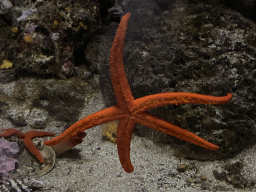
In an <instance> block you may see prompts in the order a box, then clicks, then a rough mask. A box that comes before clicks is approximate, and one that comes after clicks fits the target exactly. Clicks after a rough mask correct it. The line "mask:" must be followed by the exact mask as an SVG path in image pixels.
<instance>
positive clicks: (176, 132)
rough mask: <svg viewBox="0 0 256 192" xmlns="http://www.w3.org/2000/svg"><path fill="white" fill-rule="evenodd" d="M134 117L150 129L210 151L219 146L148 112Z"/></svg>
mask: <svg viewBox="0 0 256 192" xmlns="http://www.w3.org/2000/svg"><path fill="white" fill-rule="evenodd" d="M134 118H135V119H136V121H137V123H139V124H142V125H144V126H147V127H150V128H151V129H154V130H156V131H160V132H163V133H166V134H168V135H171V136H174V137H177V138H178V139H181V140H184V141H188V142H190V143H193V144H195V145H198V146H201V147H203V148H206V149H209V150H212V151H216V150H217V149H219V146H217V145H214V144H212V143H210V142H208V141H206V140H204V139H202V138H200V137H198V136H197V135H195V134H193V133H191V132H189V131H187V130H185V129H182V128H181V127H179V126H177V125H174V124H172V123H169V122H167V121H164V120H162V119H159V118H157V117H156V116H154V115H151V114H150V113H148V112H143V113H139V114H138V115H137V116H136V117H134Z"/></svg>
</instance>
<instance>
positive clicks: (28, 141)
mask: <svg viewBox="0 0 256 192" xmlns="http://www.w3.org/2000/svg"><path fill="white" fill-rule="evenodd" d="M1 131H2V132H3V131H4V133H0V137H10V136H16V137H18V138H20V139H23V142H24V145H25V147H26V148H27V149H28V150H29V152H30V153H32V154H33V155H34V156H35V157H36V158H37V159H38V161H39V162H40V163H43V162H44V158H43V156H42V154H41V153H40V152H39V151H38V149H37V148H36V146H35V145H34V144H33V141H32V139H33V138H35V137H46V136H55V134H54V133H51V132H43V131H29V132H27V133H22V132H21V131H19V130H17V129H13V128H9V129H2V130H1Z"/></svg>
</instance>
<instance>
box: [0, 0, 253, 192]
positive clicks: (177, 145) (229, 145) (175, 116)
mask: <svg viewBox="0 0 256 192" xmlns="http://www.w3.org/2000/svg"><path fill="white" fill-rule="evenodd" d="M0 5H1V7H0V8H1V9H0V68H1V69H0V83H1V85H0V107H1V110H0V118H1V124H2V125H1V126H2V128H10V127H15V128H18V129H20V130H22V131H24V132H26V131H28V130H33V129H42V130H44V131H45V130H47V131H53V132H55V133H56V134H60V133H61V132H63V130H65V129H66V128H67V127H69V125H71V124H73V123H74V122H76V121H77V120H79V119H81V118H83V117H84V114H85V111H87V112H86V114H87V115H88V114H91V113H92V110H91V108H97V107H96V106H94V105H96V104H97V102H96V103H94V102H92V101H93V100H94V99H95V96H96V95H97V94H98V93H99V92H101V93H102V95H103V98H102V100H100V103H99V105H100V106H104V104H105V105H106V106H112V105H115V104H116V101H115V97H114V94H113V90H112V87H111V82H110V73H109V53H110V48H111V45H112V41H113V38H114V35H115V32H116V28H117V26H118V23H119V20H120V18H121V16H122V15H123V14H124V13H127V12H131V18H130V20H129V24H128V30H127V35H126V38H125V48H124V64H125V70H126V73H127V77H128V80H129V83H130V86H131V89H132V92H133V94H134V97H135V98H139V97H142V96H145V95H148V94H155V93H160V92H194V93H200V94H206V95H214V96H224V95H226V94H227V93H232V94H233V96H234V97H233V99H232V100H231V101H230V102H229V103H227V104H224V105H220V106H212V105H191V104H187V105H181V106H168V107H162V108H159V109H155V110H152V111H151V112H152V113H153V114H156V115H158V116H160V117H161V118H163V119H165V120H168V121H170V122H172V123H174V124H176V125H178V126H180V127H182V128H184V129H187V130H189V131H191V132H193V133H195V134H197V135H198V136H200V137H202V138H204V139H206V140H207V141H210V142H212V143H214V144H216V145H219V146H220V149H219V150H217V151H216V152H211V151H208V150H206V149H202V148H200V147H198V146H194V145H193V144H190V143H186V142H183V141H180V140H178V139H176V138H173V137H170V136H168V135H165V134H162V133H157V132H155V131H153V130H150V129H149V128H146V127H142V126H141V125H137V126H136V130H135V133H136V135H137V136H139V137H143V138H146V139H147V140H151V141H152V142H153V143H154V144H155V145H157V146H161V147H160V148H161V149H163V150H164V149H165V148H168V149H169V151H168V150H167V151H165V152H166V153H170V151H171V150H174V155H176V156H177V157H182V158H184V157H185V158H193V159H199V160H215V159H224V160H225V159H227V158H230V157H235V155H238V154H239V153H240V152H241V151H244V150H245V149H248V148H250V147H251V146H254V144H255V115H256V111H255V107H254V106H255V99H254V98H255V95H254V94H256V93H255V70H256V69H255V67H256V66H255V64H256V63H255V59H256V56H255V50H256V49H255V48H256V41H255V39H256V34H255V31H256V30H255V22H256V21H255V18H256V17H255V14H256V13H255V11H254V9H255V1H254V0H246V1H242V0H240V1H239V0H238V1H231V0H230V1H229V0H226V1H219V0H211V1H204V0H187V1H185V0H176V1H169V0H155V1H147V0H120V1H117V2H115V1H111V0H108V1H107V0H105V1H104V0H102V1H100V0H99V1H95V0H91V1H89V0H86V1H85V0H80V1H58V0H57V1H40V0H37V1H14V2H12V1H8V0H0ZM138 26H139V27H138ZM92 103H93V104H92ZM89 109H90V110H89ZM93 112H95V111H93ZM115 130H116V126H115V128H114V129H111V134H110V136H107V138H109V139H110V140H113V141H114V140H115ZM106 133H108V132H106V131H104V137H106ZM132 142H133V141H132ZM19 147H20V148H21V149H22V148H24V147H23V146H19ZM23 151H25V150H23ZM27 155H29V154H27ZM25 157H26V155H25ZM18 160H19V163H20V164H21V163H25V162H24V155H20V157H19V158H18ZM28 164H29V165H28V167H33V166H32V165H33V161H32V160H31V162H29V163H28ZM180 166H181V165H180ZM232 166H233V167H232ZM243 166H244V165H243V162H241V161H239V160H238V161H234V162H232V163H231V165H230V166H228V165H226V166H224V167H223V170H222V172H218V171H216V170H215V169H212V170H211V171H212V174H213V175H214V177H215V179H216V180H218V181H225V182H227V183H229V184H232V185H233V187H237V188H251V187H253V186H254V182H253V181H251V180H250V179H249V177H248V178H247V177H245V176H244V175H243V174H242V173H241V169H242V167H243ZM192 167H193V166H192ZM234 167H235V168H236V169H235V168H234ZM181 168H182V166H181ZM233 169H234V170H236V171H234V170H233ZM180 170H182V169H180ZM183 170H184V171H187V170H190V171H191V170H194V169H193V168H191V167H190V169H185V168H184V166H183ZM35 171H36V170H35ZM28 172H29V170H28V169H27V170H24V173H23V175H22V174H21V173H20V174H19V175H21V176H19V177H22V176H24V175H26V174H28ZM176 176H177V175H176ZM174 177H175V175H174ZM10 179H11V178H10ZM13 179H15V180H18V179H19V178H17V177H14V178H13ZM21 182H22V181H21ZM9 183H11V184H12V183H13V182H11V181H10V182H9ZM23 183H24V185H25V184H26V185H27V186H31V185H32V184H30V185H29V184H27V183H26V182H25V181H23ZM11 184H8V185H7V184H6V185H5V187H6V190H11V189H12V187H13V186H12V185H11ZM187 187H189V185H187ZM204 187H205V185H204ZM7 188H8V189H7ZM30 188H31V187H30ZM207 189H211V186H208V185H207ZM41 190H42V188H41Z"/></svg>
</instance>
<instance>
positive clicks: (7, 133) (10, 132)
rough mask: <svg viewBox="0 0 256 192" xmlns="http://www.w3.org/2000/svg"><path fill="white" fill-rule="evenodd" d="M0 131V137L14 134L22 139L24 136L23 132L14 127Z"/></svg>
mask: <svg viewBox="0 0 256 192" xmlns="http://www.w3.org/2000/svg"><path fill="white" fill-rule="evenodd" d="M1 131H2V132H3V131H4V133H0V137H10V136H13V135H14V136H16V137H18V138H20V139H23V138H24V137H25V134H24V133H22V132H21V131H20V130H17V129H14V128H9V129H2V130H1Z"/></svg>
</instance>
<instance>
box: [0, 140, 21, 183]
mask: <svg viewBox="0 0 256 192" xmlns="http://www.w3.org/2000/svg"><path fill="white" fill-rule="evenodd" d="M18 152H19V147H18V144H17V143H15V142H9V141H7V140H5V139H4V138H0V182H5V180H6V179H7V178H8V176H9V174H8V172H9V171H11V170H14V169H15V163H16V162H18V161H17V160H16V159H14V158H13V157H14V155H15V154H16V153H18Z"/></svg>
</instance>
